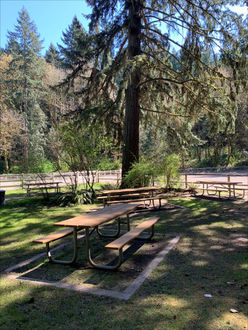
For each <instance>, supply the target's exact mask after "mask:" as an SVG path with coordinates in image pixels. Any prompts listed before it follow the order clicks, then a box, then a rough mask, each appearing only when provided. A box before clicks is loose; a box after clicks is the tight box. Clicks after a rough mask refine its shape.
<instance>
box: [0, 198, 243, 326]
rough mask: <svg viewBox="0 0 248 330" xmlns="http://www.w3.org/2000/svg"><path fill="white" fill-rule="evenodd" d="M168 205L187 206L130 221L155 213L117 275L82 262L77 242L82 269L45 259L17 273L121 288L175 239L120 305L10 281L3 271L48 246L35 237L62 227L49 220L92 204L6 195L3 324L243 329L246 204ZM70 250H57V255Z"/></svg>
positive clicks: (0, 298)
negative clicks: (152, 231)
mask: <svg viewBox="0 0 248 330" xmlns="http://www.w3.org/2000/svg"><path fill="white" fill-rule="evenodd" d="M170 202H172V203H174V204H178V205H181V206H184V208H180V209H179V208H177V209H171V210H161V211H158V212H151V214H145V215H144V214H139V215H138V216H137V217H133V218H132V221H131V224H135V223H138V222H139V221H140V219H141V218H143V217H147V216H149V215H152V216H154V215H158V216H159V217H160V220H159V223H158V224H157V226H156V231H157V232H158V235H157V236H155V237H154V239H153V241H152V242H151V243H147V244H144V245H142V246H140V248H139V249H138V250H137V251H136V252H135V253H134V254H133V255H132V256H131V257H130V259H128V260H127V261H126V262H125V263H124V264H123V265H122V266H121V267H120V269H119V270H118V271H116V272H109V271H100V270H96V269H91V268H90V267H88V265H87V264H86V263H85V260H84V254H83V249H82V248H81V252H80V264H78V265H75V266H64V265H55V264H49V263H48V262H47V261H46V259H45V258H40V259H38V260H37V261H35V262H34V263H33V264H31V265H28V266H25V267H23V269H20V270H18V271H20V272H22V273H24V275H25V274H27V276H29V277H33V278H37V279H45V280H49V281H53V280H56V281H62V282H65V283H75V284H79V283H81V282H83V283H89V284H91V285H94V286H96V287H98V288H103V289H113V290H117V291H120V292H121V291H122V290H124V289H125V288H126V287H127V286H128V285H129V284H130V283H131V282H132V281H133V280H134V279H135V277H136V276H137V274H139V273H140V272H141V271H142V269H143V268H144V267H146V265H147V264H148V263H149V262H150V260H151V258H152V257H153V253H151V251H153V249H155V248H156V247H159V246H160V245H161V244H162V245H163V243H167V242H168V241H169V240H170V239H171V238H172V237H175V236H176V235H180V240H179V242H178V243H177V245H176V246H175V247H174V248H173V249H172V250H171V251H170V252H169V254H168V255H167V256H166V257H165V258H164V260H163V261H162V262H161V263H160V264H159V265H158V267H157V268H156V269H155V270H153V272H152V273H151V275H150V276H149V277H148V279H146V280H145V282H144V284H143V285H142V286H141V287H140V288H139V289H138V290H137V292H136V293H135V294H134V295H133V296H132V297H131V298H130V300H128V301H122V300H118V299H114V298H109V297H104V296H95V295H90V294H85V293H80V292H75V291H69V290H64V289H59V288H55V287H46V286H38V285H37V284H35V283H31V282H26V281H20V280H11V279H7V278H6V277H5V276H4V274H3V270H4V269H6V268H7V267H9V266H11V265H15V264H16V263H18V262H21V261H24V260H26V259H28V258H29V257H32V256H34V255H36V254H38V253H40V252H43V251H44V246H41V245H39V244H36V245H35V244H33V243H31V241H32V240H33V239H34V238H37V237H40V236H42V235H46V234H48V233H51V232H53V231H56V230H58V229H57V228H56V227H54V226H53V223H55V222H57V221H59V220H63V219H67V218H69V217H72V216H75V215H77V214H80V213H82V212H86V211H89V210H90V209H92V208H94V207H95V206H96V205H89V206H86V205H85V206H77V207H70V208H62V207H48V206H45V205H44V204H43V203H42V198H40V197H34V198H23V199H18V200H12V201H11V200H9V201H8V202H7V203H6V204H5V205H4V206H3V207H0V251H1V254H0V271H1V272H2V273H0V329H1V330H2V329H6V330H7V329H8V330H10V329H11V330H12V329H42V330H44V329H50V328H51V329H52V328H53V329H111V328H112V329H142V330H143V329H159V330H160V329H185V330H186V329H187V330H188V329H197V330H198V329H213V330H215V329H248V318H247V316H248V313H247V312H248V278H247V270H248V260H247V245H248V239H247V214H248V203H247V202H240V201H239V202H238V203H237V202H231V201H212V200H211V201H210V200H200V199H191V198H174V199H173V200H170ZM97 244H98V243H97ZM94 248H95V253H96V254H98V253H99V251H101V249H99V248H101V246H99V244H98V245H97V246H94ZM68 249H69V247H65V249H63V250H61V251H60V252H59V253H61V255H62V257H63V255H64V256H66V255H67V254H68V253H69V251H68ZM98 250H99V251H98ZM99 257H101V256H99ZM30 274H31V275H30ZM204 294H211V295H212V297H211V298H208V297H205V296H204ZM231 309H234V310H236V311H237V313H232V312H231V311H230V310H231Z"/></svg>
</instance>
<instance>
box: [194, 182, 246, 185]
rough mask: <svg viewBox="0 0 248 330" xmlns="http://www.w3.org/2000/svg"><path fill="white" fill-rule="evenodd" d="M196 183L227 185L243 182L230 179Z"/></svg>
mask: <svg viewBox="0 0 248 330" xmlns="http://www.w3.org/2000/svg"><path fill="white" fill-rule="evenodd" d="M195 183H206V184H226V185H232V184H240V183H241V182H228V181H197V182H195Z"/></svg>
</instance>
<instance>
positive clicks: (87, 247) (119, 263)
mask: <svg viewBox="0 0 248 330" xmlns="http://www.w3.org/2000/svg"><path fill="white" fill-rule="evenodd" d="M89 236H90V235H89V228H85V245H86V254H87V260H88V262H89V264H90V265H91V266H92V267H94V268H98V269H110V270H114V269H117V268H118V267H120V265H121V264H122V261H123V252H122V249H120V250H119V258H118V260H117V263H116V264H115V265H113V266H112V265H102V264H96V263H95V262H94V261H93V260H92V257H91V252H90V239H89Z"/></svg>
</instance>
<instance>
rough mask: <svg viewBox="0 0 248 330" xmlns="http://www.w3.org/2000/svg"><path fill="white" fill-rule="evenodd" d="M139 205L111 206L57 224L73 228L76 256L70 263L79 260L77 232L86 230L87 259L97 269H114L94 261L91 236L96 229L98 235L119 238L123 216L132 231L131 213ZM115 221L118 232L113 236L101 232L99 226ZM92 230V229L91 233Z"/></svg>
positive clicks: (56, 224)
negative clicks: (125, 217) (121, 217)
mask: <svg viewBox="0 0 248 330" xmlns="http://www.w3.org/2000/svg"><path fill="white" fill-rule="evenodd" d="M138 205H139V204H137V203H133V204H116V205H111V206H109V207H106V208H103V209H101V210H97V211H94V212H91V213H88V214H83V215H79V216H77V217H74V218H71V219H67V220H63V221H59V222H57V223H55V224H54V225H55V226H62V227H69V228H73V242H74V254H73V259H72V260H71V261H70V263H73V262H75V261H76V259H77V232H78V230H81V229H84V230H85V243H86V244H85V245H86V252H87V259H88V261H89V263H90V264H91V265H92V266H93V267H96V268H104V269H113V267H112V268H111V266H104V265H100V266H99V265H97V264H96V263H95V262H94V261H93V260H92V257H91V252H90V235H91V234H92V232H93V231H94V230H95V229H96V230H97V232H98V234H99V235H100V236H102V237H117V236H118V235H119V233H120V219H119V217H120V216H121V215H126V216H127V229H128V231H129V230H130V223H129V213H130V212H131V211H133V210H135V209H136V207H138ZM114 219H117V221H118V222H117V225H118V226H117V230H116V232H115V233H114V234H113V235H105V234H103V233H101V232H100V231H99V228H98V226H100V225H101V224H104V223H106V222H109V221H111V220H114ZM90 229H92V231H91V232H90ZM53 261H54V260H53ZM55 262H56V261H55ZM60 263H62V262H60Z"/></svg>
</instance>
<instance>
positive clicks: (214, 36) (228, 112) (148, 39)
mask: <svg viewBox="0 0 248 330" xmlns="http://www.w3.org/2000/svg"><path fill="white" fill-rule="evenodd" d="M87 3H88V4H89V5H90V6H91V7H92V13H91V15H90V16H89V18H90V20H91V23H90V32H91V33H94V36H95V49H94V52H93V54H94V62H91V63H92V67H91V71H92V72H91V76H90V78H89V79H88V83H87V87H86V88H84V90H83V91H82V92H83V93H84V96H85V97H88V99H89V101H90V102H91V103H92V104H94V111H95V112H96V109H97V106H98V107H101V108H102V109H104V111H105V113H106V112H109V111H111V110H112V109H113V108H114V109H115V110H116V111H117V109H118V111H120V112H121V113H125V121H124V134H123V162H122V173H123V175H125V174H126V173H127V172H128V170H129V169H130V168H131V166H132V164H133V163H134V162H136V161H138V160H139V130H140V129H139V124H140V120H146V121H147V122H148V123H150V124H152V123H154V122H155V121H157V122H158V123H161V122H162V125H164V126H165V127H167V129H168V130H169V131H170V132H172V134H173V135H174V136H175V137H176V136H178V138H179V140H180V139H181V140H182V142H183V139H184V136H185V135H187V133H184V131H185V130H187V131H189V132H190V131H191V129H192V125H191V121H192V118H193V119H195V118H198V117H199V116H201V115H202V114H204V113H205V114H207V116H208V119H209V120H211V121H213V122H216V124H215V129H217V130H218V129H220V128H221V127H223V126H226V125H228V122H229V121H230V120H232V121H233V120H234V119H235V111H236V108H235V101H236V100H235V98H232V95H231V88H230V86H231V85H232V82H231V80H232V79H231V77H230V76H227V77H225V75H224V74H223V73H222V72H220V71H219V61H218V57H217V56H216V48H221V47H223V46H225V44H226V43H227V42H228V44H232V43H234V42H235V38H236V33H238V31H239V29H240V26H241V25H242V22H241V20H240V17H238V15H235V14H233V13H232V12H231V11H230V9H229V8H228V7H227V5H228V4H230V5H231V4H233V1H232V0H230V1H229V0H227V1H225V4H224V3H223V1H222V0H211V1H206V0H196V1H191V0H183V1H182V0H171V1H170V0H169V1H162V0H125V1H124V0H107V1H102V0H88V1H87ZM235 3H237V4H238V3H242V1H236V2H235ZM225 47H226V46H225ZM206 49H208V51H209V54H210V56H211V58H212V59H213V60H212V61H211V64H206V63H205V59H204V57H203V54H204V52H205V50H206ZM175 50H177V52H175ZM109 54H111V56H112V59H111V61H109V60H108V61H107V58H108V55H109ZM178 54H179V55H178ZM172 59H173V61H172ZM173 62H174V63H173ZM75 63H76V62H75ZM175 63H177V65H175ZM85 65H86V63H85V62H82V61H81V62H78V63H76V66H75V67H74V71H73V73H72V74H71V75H70V78H72V79H75V77H76V76H79V75H81V73H82V72H83V70H84V68H85ZM224 80H225V81H226V84H227V85H228V84H229V89H228V88H226V87H224V88H222V87H223V81H224ZM104 100H105V101H106V102H104ZM107 100H108V101H109V100H111V101H112V102H108V103H107ZM87 107H89V103H88V104H86V105H85V109H82V110H86V109H87ZM216 118H219V119H218V120H216ZM229 126H231V125H229ZM180 133H182V134H181V136H180ZM196 140H197V139H196ZM182 145H183V143H182Z"/></svg>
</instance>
